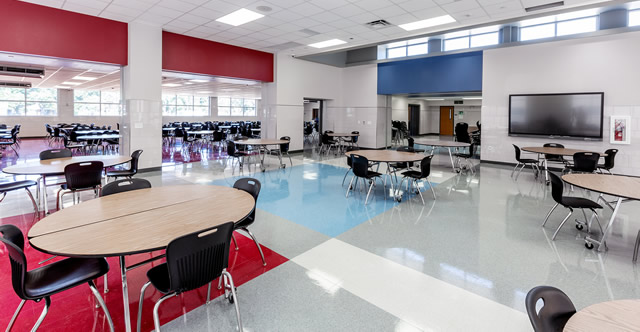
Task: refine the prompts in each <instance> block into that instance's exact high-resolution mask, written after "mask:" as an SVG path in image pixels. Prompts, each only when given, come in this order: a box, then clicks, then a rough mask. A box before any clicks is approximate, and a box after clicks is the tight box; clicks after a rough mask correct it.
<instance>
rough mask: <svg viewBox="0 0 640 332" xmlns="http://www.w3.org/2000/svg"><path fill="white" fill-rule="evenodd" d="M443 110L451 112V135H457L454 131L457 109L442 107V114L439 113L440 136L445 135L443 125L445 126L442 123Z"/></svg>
mask: <svg viewBox="0 0 640 332" xmlns="http://www.w3.org/2000/svg"><path fill="white" fill-rule="evenodd" d="M443 110H449V116H450V119H451V135H455V131H454V128H455V108H454V106H440V113H439V115H440V119H439V120H440V121H439V124H440V125H439V127H438V131H439V134H440V135H443V134H442V128H443V125H442V124H443V123H442V111H443ZM447 136H448V135H447Z"/></svg>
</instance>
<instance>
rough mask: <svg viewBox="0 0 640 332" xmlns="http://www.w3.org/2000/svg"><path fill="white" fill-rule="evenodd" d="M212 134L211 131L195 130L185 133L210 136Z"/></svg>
mask: <svg viewBox="0 0 640 332" xmlns="http://www.w3.org/2000/svg"><path fill="white" fill-rule="evenodd" d="M213 133H214V131H213V130H196V131H187V134H189V135H212V134H213Z"/></svg>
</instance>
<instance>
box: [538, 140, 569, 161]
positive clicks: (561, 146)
mask: <svg viewBox="0 0 640 332" xmlns="http://www.w3.org/2000/svg"><path fill="white" fill-rule="evenodd" d="M542 146H543V147H545V148H564V145H562V144H559V143H545V144H544V145H542ZM544 157H545V158H546V159H553V158H558V156H557V155H554V154H545V155H544Z"/></svg>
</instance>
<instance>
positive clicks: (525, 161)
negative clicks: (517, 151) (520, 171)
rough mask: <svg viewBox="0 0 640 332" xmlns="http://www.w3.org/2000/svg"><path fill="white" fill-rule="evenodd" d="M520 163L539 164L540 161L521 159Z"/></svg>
mask: <svg viewBox="0 0 640 332" xmlns="http://www.w3.org/2000/svg"><path fill="white" fill-rule="evenodd" d="M518 161H519V162H520V163H523V164H537V163H538V161H537V160H535V159H520V160H518Z"/></svg>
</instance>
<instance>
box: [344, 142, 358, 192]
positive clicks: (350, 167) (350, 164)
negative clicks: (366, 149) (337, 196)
mask: <svg viewBox="0 0 640 332" xmlns="http://www.w3.org/2000/svg"><path fill="white" fill-rule="evenodd" d="M355 150H358V149H357V148H354V147H351V146H350V147H348V148H347V152H350V151H355ZM347 166H349V169H348V170H347V171H346V172H345V173H344V177H343V178H342V185H343V186H344V180H346V179H347V175H349V172H351V171H352V170H353V164H352V162H351V155H347Z"/></svg>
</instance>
